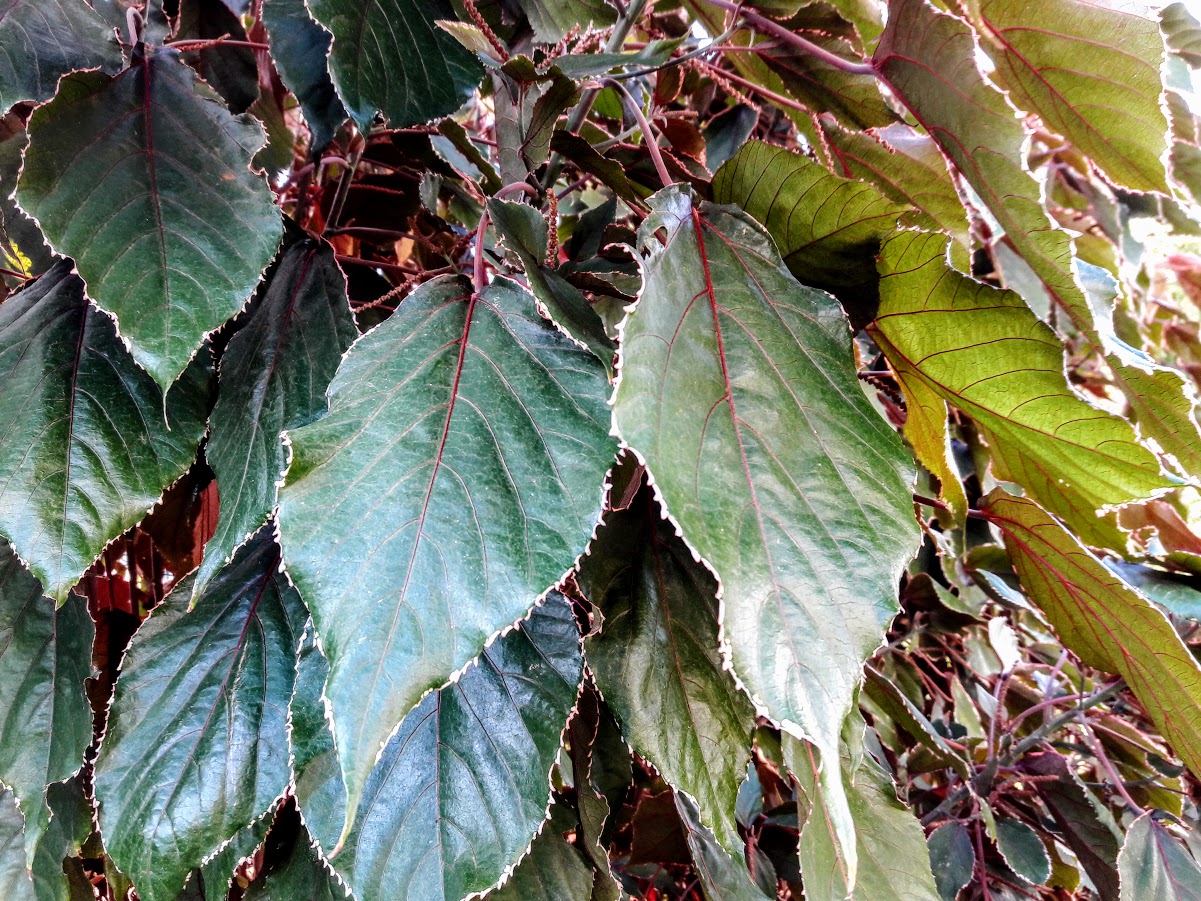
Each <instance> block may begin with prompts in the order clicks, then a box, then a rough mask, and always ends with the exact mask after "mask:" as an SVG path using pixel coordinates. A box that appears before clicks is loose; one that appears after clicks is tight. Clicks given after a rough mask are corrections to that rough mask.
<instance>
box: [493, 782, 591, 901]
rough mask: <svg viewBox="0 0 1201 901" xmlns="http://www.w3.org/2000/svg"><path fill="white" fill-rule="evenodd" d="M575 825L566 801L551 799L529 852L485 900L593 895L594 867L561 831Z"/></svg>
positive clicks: (551, 900)
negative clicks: (508, 876)
mask: <svg viewBox="0 0 1201 901" xmlns="http://www.w3.org/2000/svg"><path fill="white" fill-rule="evenodd" d="M576 827H577V823H576V819H575V817H574V816H573V815H572V811H571V808H570V807H568V806H567V804H566V802H564V801H561V800H557V799H556V800H554V801H552V803H551V806H550V816H549V817H548V818H547V821H546V822H545V823H543V824H542V831H541V832H540V833H539V834H538V837H537V838H535V839H534V841H533V844H531V845H530V852H529V854H527V855H526V856H525V857H524V858H522V860H521V863H519V864H518V865H517V868H516V869H515V870H514V871H513V875H512V876H511V877H510V878H509V879H508V880H506V881H505V883H504V885H502V886H501V887H500V888H498V889H496V890H495V891H491V892H489V893H488V894H487V895H485V896H484V897H485V899H486V901H565V899H575V898H581V899H586V898H590V897H592V880H593V875H594V872H595V871H594V870H593V869H592V865H591V864H589V863H588V861H587V860H585V859H584V856H583V855H582V854H581V853H580V851H579V849H578V848H576V846H575V845H573V844H572V843H571V842H569V841H567V840H566V839H565V838H564V833H567V832H570V831H571V830H572V829H575V828H576Z"/></svg>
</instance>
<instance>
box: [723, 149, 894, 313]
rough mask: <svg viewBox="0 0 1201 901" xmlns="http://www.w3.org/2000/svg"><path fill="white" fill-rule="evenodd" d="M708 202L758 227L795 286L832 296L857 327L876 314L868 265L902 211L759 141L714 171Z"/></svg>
mask: <svg viewBox="0 0 1201 901" xmlns="http://www.w3.org/2000/svg"><path fill="white" fill-rule="evenodd" d="M713 199H714V200H715V201H717V202H718V203H733V204H736V205H737V206H740V207H742V209H744V210H746V211H747V212H748V213H750V214H751V215H752V216H754V217H755V219H757V220H758V221H759V222H762V223H763V224H764V225H765V226H766V227H767V230H768V231H769V232H770V233H771V236H772V238H773V239H774V240H775V242H776V246H777V247H778V248H779V249H780V253H781V254H782V255H783V257H784V263H785V264H786V265H787V266H788V268H789V270H790V271H791V272H792V274H793V275H795V276H796V277H797V279H798V280H800V281H801V282H803V283H804V284H806V285H809V286H810V287H813V288H822V289H823V290H826V291H829V292H831V293H832V294H834V295H835V296H837V297H838V298H839V299H840V300H842V301H843V305H844V306H846V307H847V308H848V309H851V310H854V311H855V312H856V313H858V314H859V315H858V317H852V318H859V319H861V320H862V323H866V322H867V321H869V320H870V319H872V317H873V316H874V315H875V310H876V304H877V302H878V299H879V292H878V279H877V278H876V273H875V271H874V268H873V265H872V264H873V261H874V260H875V258H876V254H877V253H878V252H879V250H880V243H881V241H882V240H883V239H884V238H885V237H887V236H888V235H889V234H891V233H892V232H894V231H895V230H896V228H897V220H898V219H899V218H900V217H901V215H902V214H903V213H904V212H905V211H906V210H907V209H908V208H907V207H906V206H903V205H901V204H898V203H894V202H893V201H891V200H889V199H888V198H886V197H885V196H884V195H883V194H881V193H880V192H879V191H877V190H876V189H875V188H874V187H872V186H871V185H869V184H865V183H864V182H861V181H855V180H853V179H849V178H840V177H839V176H837V175H834V174H833V173H831V172H830V171H829V170H828V169H826V167H825V166H822V165H821V164H819V163H815V162H814V161H813V160H811V159H809V158H808V157H805V156H801V155H800V154H798V153H793V152H792V151H790V150H786V149H784V148H783V147H774V146H772V145H771V144H765V143H763V142H762V141H750V142H748V143H747V144H745V145H744V146H743V148H742V149H741V150H739V151H738V153H736V154H734V156H733V157H732V158H731V159H730V160H729V161H728V162H726V164H725V165H723V166H722V167H721V168H720V169H719V170H718V171H717V174H716V175H715V176H714V177H713ZM862 323H859V324H862Z"/></svg>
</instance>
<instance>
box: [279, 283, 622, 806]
mask: <svg viewBox="0 0 1201 901" xmlns="http://www.w3.org/2000/svg"><path fill="white" fill-rule="evenodd" d="M607 386H608V381H607V379H606V378H605V371H604V368H603V367H602V366H601V364H600V362H599V361H598V360H597V359H596V358H595V357H593V356H592V354H591V353H589V352H588V351H587V350H584V349H583V348H582V347H580V346H579V345H577V344H575V343H574V342H572V341H571V340H570V339H568V338H566V337H565V336H564V335H562V334H561V333H560V332H558V331H557V330H555V329H554V327H553V326H551V325H550V323H548V322H547V321H546V320H545V319H543V318H541V317H540V316H539V315H538V312H537V310H536V309H535V306H534V299H533V297H531V296H530V295H529V294H528V293H527V292H525V291H524V290H521V289H520V288H519V287H518V286H517V285H516V284H514V283H513V282H510V281H508V280H498V281H497V282H495V283H494V284H493V285H492V286H491V287H490V288H488V289H486V290H485V291H483V292H482V293H478V294H477V293H475V292H473V290H472V287H471V285H470V283H468V282H467V280H466V279H463V278H459V277H446V278H439V279H435V280H433V281H429V282H425V283H424V284H422V285H421V286H420V287H419V288H418V289H417V290H415V291H414V292H413V293H412V294H410V295H409V296H408V297H406V298H405V302H404V303H403V304H401V306H400V309H399V310H398V311H397V312H396V313H394V314H393V315H392V317H391V318H390V319H388V320H387V321H386V322H385V323H384V324H383V325H381V326H379V327H378V328H376V329H375V330H374V331H372V332H370V333H369V334H367V335H365V336H364V337H363V338H362V339H360V340H359V342H358V343H357V344H356V345H355V346H354V347H353V348H351V350H350V353H349V354H348V355H347V357H346V359H345V360H344V361H343V363H342V366H341V368H340V369H339V370H338V375H337V377H336V378H335V379H334V382H333V385H332V386H331V387H330V412H329V414H328V415H327V416H326V417H325V418H324V419H321V420H319V421H318V422H316V423H313V424H312V425H308V426H305V427H304V428H302V429H299V430H298V431H296V432H293V433H291V442H292V449H293V461H292V466H291V469H290V470H289V473H288V476H287V484H286V485H285V486H284V488H283V489H282V490H281V492H280V529H281V533H282V535H283V544H284V548H285V555H286V560H287V564H288V571H289V573H290V574H291V576H292V579H293V580H294V581H295V583H296V586H297V587H298V588H299V589H300V593H301V595H302V596H303V597H304V598H305V600H306V602H307V603H308V605H309V608H310V609H311V610H312V612H313V620H314V622H315V623H316V626H317V632H318V634H319V635H320V636H321V641H322V645H323V647H324V650H325V653H326V656H327V657H328V658H329V661H330V677H329V683H328V685H327V687H326V695H327V697H328V698H329V700H330V702H331V705H332V708H333V722H334V734H335V737H336V739H337V744H338V753H339V755H340V757H341V761H342V770H343V773H344V774H345V777H346V785H347V789H348V792H349V794H348V798H349V803H350V807H349V809H348V811H347V813H348V817H349V816H350V815H351V814H353V812H354V810H355V809H356V808H357V806H358V801H359V798H360V796H361V794H362V791H363V783H364V780H365V779H366V777H367V773H368V772H369V771H370V770H371V766H372V764H373V763H374V762H375V759H376V757H377V756H378V754H379V749H380V748H381V747H382V746H383V744H384V742H385V741H386V740H387V738H388V736H389V735H390V734H391V732H392V731H393V728H394V727H395V725H396V723H397V722H399V721H400V719H401V718H402V717H403V716H404V715H405V714H406V713H408V712H409V710H410V709H411V708H412V707H413V705H414V704H416V703H417V701H418V700H419V699H420V698H421V696H422V695H423V694H424V693H425V692H426V691H428V690H429V689H431V688H436V687H437V686H439V685H442V684H443V683H444V682H445V681H446V680H447V679H448V678H449V677H450V675H451V673H453V672H454V671H455V670H456V669H458V668H459V667H461V666H463V665H464V664H465V663H466V662H467V661H468V660H470V659H471V658H472V657H474V656H475V655H476V654H478V653H479V651H480V648H481V647H483V645H484V643H485V642H486V641H487V640H488V638H489V637H490V636H492V635H493V634H494V633H495V632H496V631H497V630H499V629H501V628H503V627H505V626H507V625H509V624H511V623H512V622H514V621H515V620H516V619H518V618H519V617H521V616H522V615H524V613H525V611H526V610H528V609H529V608H530V605H532V604H533V603H534V601H535V600H536V599H537V598H538V596H539V595H540V594H541V593H542V592H544V591H545V590H546V589H547V588H548V587H549V586H551V585H553V584H555V583H556V582H557V581H558V580H559V579H560V577H561V576H562V575H563V573H564V572H566V571H567V570H568V569H570V568H571V567H572V565H573V563H574V561H575V559H576V557H577V555H578V554H579V553H580V552H581V551H582V549H583V547H584V545H585V544H586V543H587V540H588V536H589V534H590V533H591V531H592V528H593V525H594V524H595V522H596V519H597V516H598V513H599V507H600V499H601V484H602V481H603V479H604V473H605V471H606V469H607V468H608V466H609V463H610V461H611V460H612V459H613V454H614V452H615V443H614V441H613V439H612V438H611V437H610V436H609V435H608V429H609V411H608V407H607V406H606V403H605V398H606V394H607ZM465 517H466V518H465ZM414 635H421V636H422V639H421V640H420V641H415V640H414V638H413V636H414ZM350 825H351V824H350V822H349V821H348V822H347V824H346V827H347V828H349V826H350Z"/></svg>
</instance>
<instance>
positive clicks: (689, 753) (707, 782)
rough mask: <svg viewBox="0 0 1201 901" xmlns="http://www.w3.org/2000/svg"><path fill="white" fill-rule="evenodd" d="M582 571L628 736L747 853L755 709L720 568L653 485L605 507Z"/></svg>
mask: <svg viewBox="0 0 1201 901" xmlns="http://www.w3.org/2000/svg"><path fill="white" fill-rule="evenodd" d="M577 582H578V583H579V586H580V589H581V590H582V591H583V592H584V594H585V595H586V596H587V597H588V599H589V600H591V601H592V603H593V604H595V605H596V606H597V607H598V608H599V609H600V611H601V613H602V614H603V616H604V621H603V622H604V624H603V627H602V630H601V632H600V634H599V635H596V636H593V637H591V638H589V639H588V643H587V653H588V664H589V666H590V667H591V669H592V672H593V674H594V676H595V678H596V685H597V688H598V689H599V690H600V693H601V695H602V696H604V698H605V700H606V702H607V703H608V704H609V706H610V707H611V708H612V710H613V712H614V714H615V715H616V717H617V719H618V721H619V722H620V723H621V725H622V733H623V734H624V735H625V737H626V740H627V741H628V742H630V744H631V745H632V746H633V748H634V750H635V751H636V752H637V753H638V754H640V755H641V756H642V757H644V758H645V759H646V760H648V761H650V763H652V764H653V765H654V767H655V769H657V770H658V771H659V773H660V774H662V776H663V778H664V780H666V781H667V783H668V784H669V785H672V786H674V787H675V788H676V789H678V790H680V791H683V792H686V793H687V794H688V795H689V796H691V797H692V798H694V799H696V801H697V802H698V805H699V812H698V816H699V817H700V819H701V820H702V821H703V822H704V823H705V824H706V825H708V826H709V827H710V828H712V829H713V831H714V832H715V833H716V834H717V837H718V839H719V841H720V842H721V844H722V845H723V846H724V847H725V848H726V850H727V851H728V852H729V853H731V854H737V853H740V851H741V848H742V846H743V841H742V839H741V838H740V837H739V835H738V825H737V823H736V821H735V818H734V807H735V804H736V801H737V797H738V786H739V784H740V783H741V782H742V777H743V773H744V772H745V770H746V764H747V760H748V759H749V756H750V741H751V731H752V730H753V729H754V725H755V709H754V707H753V705H752V704H751V702H750V699H749V698H747V697H746V695H744V694H743V693H742V692H741V691H739V689H738V687H737V686H736V685H735V684H734V679H733V677H732V676H731V675H730V673H729V672H727V671H726V669H725V668H724V667H723V665H722V659H721V653H720V650H719V647H720V642H719V638H718V616H717V614H718V602H717V596H716V592H717V582H716V580H714V578H713V576H712V575H710V573H709V572H708V571H707V570H706V569H705V568H704V567H703V566H701V565H700V564H699V563H697V562H696V561H695V560H694V559H693V558H692V552H691V551H690V550H689V549H688V546H687V545H685V544H684V542H683V541H682V540H681V539H680V538H679V537H678V536H677V535H676V533H675V529H674V528H673V527H672V526H671V525H670V524H669V523H667V522H665V521H663V519H662V514H661V512H660V510H659V508H658V505H656V504H655V503H654V500H653V498H652V496H651V491H650V489H649V488H645V489H644V490H642V491H641V492H639V495H638V497H637V499H636V500H635V501H634V503H633V504H632V505H631V506H630V507H629V508H628V509H626V510H619V511H614V512H612V513H610V514H609V515H608V516H606V517H605V522H604V525H603V526H601V528H600V530H599V531H598V532H597V535H596V538H595V539H594V541H593V543H592V545H591V546H590V547H589V551H588V557H587V558H585V560H584V561H583V564H582V567H581V571H580V573H579V575H578V576H577Z"/></svg>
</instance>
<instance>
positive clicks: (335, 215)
mask: <svg viewBox="0 0 1201 901" xmlns="http://www.w3.org/2000/svg"><path fill="white" fill-rule="evenodd" d="M358 137H359V141H358V146H356V147H355V148H354V149H353V150H351V151H350V153H349V155H348V156H349V159H347V161H346V171H345V172H343V173H342V178H341V180H340V181H339V182H338V191H337V193H336V194H334V201H333V203H331V204H330V206H329V218H328V219H327V220H326V221H325V234H327V235H328V234H330V232H332V231H333V230H334V229H335V228H337V227H338V220H339V219H340V218H341V217H342V207H344V206H345V205H346V197H347V195H348V194H350V183H351V182H352V181H354V173H355V170H357V169H358V168H359V160H361V159H362V158H363V150H364V149H366V147H367V142H366V141H363V140H362V136H361V135H360V136H358Z"/></svg>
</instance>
